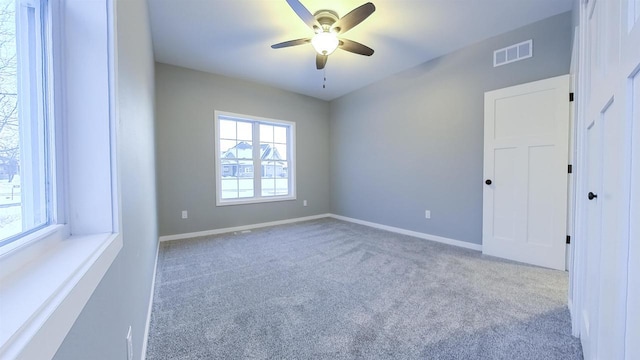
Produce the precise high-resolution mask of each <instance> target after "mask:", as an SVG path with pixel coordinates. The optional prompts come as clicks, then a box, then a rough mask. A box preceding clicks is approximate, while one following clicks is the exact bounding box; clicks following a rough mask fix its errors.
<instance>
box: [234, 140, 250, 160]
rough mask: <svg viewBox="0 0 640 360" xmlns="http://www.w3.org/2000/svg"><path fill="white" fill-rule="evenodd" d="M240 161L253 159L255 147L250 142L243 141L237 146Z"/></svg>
mask: <svg viewBox="0 0 640 360" xmlns="http://www.w3.org/2000/svg"><path fill="white" fill-rule="evenodd" d="M236 152H237V154H238V159H253V146H251V142H249V141H241V142H239V143H238V145H236Z"/></svg>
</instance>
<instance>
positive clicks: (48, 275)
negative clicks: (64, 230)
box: [0, 233, 122, 359]
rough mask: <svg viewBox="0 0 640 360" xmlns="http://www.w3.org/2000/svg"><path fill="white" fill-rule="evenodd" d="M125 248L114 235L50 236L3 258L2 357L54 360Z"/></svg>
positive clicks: (0, 262) (0, 294)
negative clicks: (60, 237)
mask: <svg viewBox="0 0 640 360" xmlns="http://www.w3.org/2000/svg"><path fill="white" fill-rule="evenodd" d="M121 248H122V236H121V235H120V234H115V233H113V234H112V233H104V234H93V235H86V236H71V237H69V238H66V239H64V240H62V239H59V238H56V237H48V238H46V239H42V240H40V241H37V242H35V243H33V244H31V245H29V246H25V247H24V248H21V249H17V250H15V251H13V252H12V253H8V254H5V255H3V256H2V257H0V269H2V273H0V299H1V300H0V318H1V319H2V321H1V322H0V358H2V359H48V358H51V357H53V356H54V355H55V353H56V351H57V349H58V347H59V346H60V344H62V341H63V340H64V338H65V336H66V335H67V333H68V332H69V330H70V329H71V327H72V326H73V323H74V322H75V320H76V318H77V317H78V315H80V312H81V311H82V309H83V308H84V305H85V304H86V303H87V301H88V300H89V297H90V296H91V294H92V293H93V291H94V290H95V288H96V286H97V285H98V283H99V282H100V280H101V279H102V277H103V276H104V274H105V273H106V271H107V270H108V269H109V267H110V266H111V264H112V262H113V261H114V259H115V258H116V256H117V255H118V253H119V252H120V249H121Z"/></svg>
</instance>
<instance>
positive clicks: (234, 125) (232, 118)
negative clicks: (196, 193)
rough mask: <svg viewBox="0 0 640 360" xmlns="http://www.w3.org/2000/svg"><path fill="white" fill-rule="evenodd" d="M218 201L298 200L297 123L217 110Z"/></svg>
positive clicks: (242, 202) (218, 202)
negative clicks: (296, 163) (296, 186)
mask: <svg viewBox="0 0 640 360" xmlns="http://www.w3.org/2000/svg"><path fill="white" fill-rule="evenodd" d="M215 123H216V124H215V125H216V132H215V136H216V138H215V140H216V141H215V142H216V151H217V153H216V174H217V178H216V180H217V181H216V185H217V187H216V188H217V190H216V205H218V206H222V205H234V204H247V203H256V202H267V201H282V200H295V198H296V192H295V157H294V154H295V123H293V122H288V121H281V120H272V119H264V118H255V117H250V116H246V115H238V114H231V113H223V112H219V111H216V113H215Z"/></svg>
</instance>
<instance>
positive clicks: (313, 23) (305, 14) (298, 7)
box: [287, 0, 322, 31]
mask: <svg viewBox="0 0 640 360" xmlns="http://www.w3.org/2000/svg"><path fill="white" fill-rule="evenodd" d="M287 4H289V6H290V7H291V9H293V11H294V12H295V13H296V14H297V15H298V17H299V18H300V19H302V21H304V23H305V24H307V26H309V27H310V28H311V29H312V30H313V31H316V30H317V29H322V27H321V26H320V23H318V20H316V17H315V16H313V14H312V13H311V12H309V10H307V8H306V7H304V5H302V3H301V2H300V1H298V0H287Z"/></svg>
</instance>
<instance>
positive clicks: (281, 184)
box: [276, 178, 289, 195]
mask: <svg viewBox="0 0 640 360" xmlns="http://www.w3.org/2000/svg"><path fill="white" fill-rule="evenodd" d="M287 194H289V179H282V178H281V179H276V195H287Z"/></svg>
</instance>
